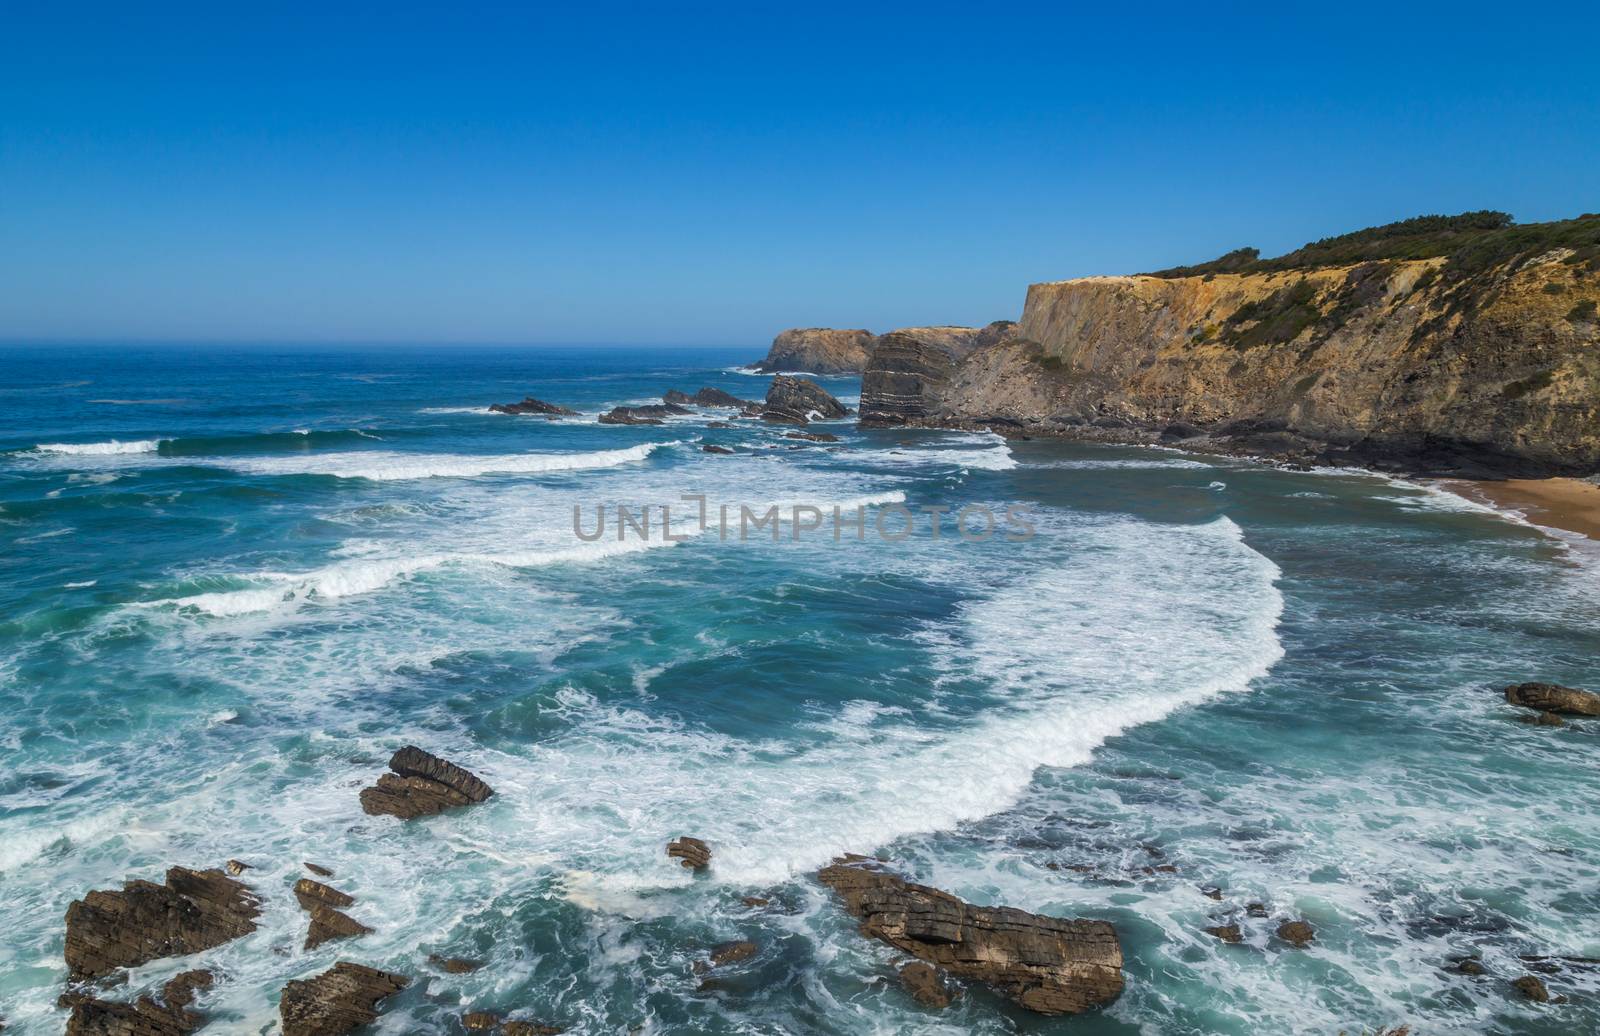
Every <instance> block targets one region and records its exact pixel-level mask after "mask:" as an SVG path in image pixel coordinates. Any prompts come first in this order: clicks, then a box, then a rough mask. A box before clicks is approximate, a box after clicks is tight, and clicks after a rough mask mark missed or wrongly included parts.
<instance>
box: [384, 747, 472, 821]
mask: <svg viewBox="0 0 1600 1036" xmlns="http://www.w3.org/2000/svg"><path fill="white" fill-rule="evenodd" d="M389 769H390V770H392V771H393V772H392V773H386V774H384V775H383V776H382V777H379V778H378V783H377V784H376V785H375V786H373V787H371V788H364V789H362V792H361V808H362V809H363V810H364V811H365V812H367V813H370V814H372V815H374V816H377V815H379V814H389V815H391V816H397V817H399V818H400V819H402V820H411V819H413V818H415V817H425V816H432V815H433V814H435V813H442V812H444V811H445V810H447V809H451V808H453V807H456V806H470V805H473V804H475V803H479V802H483V801H485V800H487V799H488V798H489V796H491V795H493V794H494V789H492V788H490V787H489V786H488V785H487V784H485V783H483V781H481V780H479V779H478V777H477V775H475V774H473V773H471V772H470V771H468V770H465V769H463V768H462V767H459V766H457V765H456V764H455V763H452V762H449V761H448V760H445V759H440V758H439V757H438V756H436V755H432V754H430V753H428V752H424V751H423V750H422V749H420V748H418V747H416V746H415V745H407V746H406V747H404V748H402V749H400V750H399V751H398V752H396V753H395V754H394V755H393V756H392V757H391V758H390V759H389Z"/></svg>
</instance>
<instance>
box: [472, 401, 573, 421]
mask: <svg viewBox="0 0 1600 1036" xmlns="http://www.w3.org/2000/svg"><path fill="white" fill-rule="evenodd" d="M489 410H490V411H491V412H492V413H496V414H538V415H540V416H543V417H574V416H576V415H577V413H578V412H577V411H576V410H568V409H567V408H566V407H564V406H557V405H556V404H554V403H546V402H545V401H544V400H542V399H534V398H533V397H532V396H525V397H524V398H523V400H522V402H520V403H496V404H494V405H493V406H491V407H489Z"/></svg>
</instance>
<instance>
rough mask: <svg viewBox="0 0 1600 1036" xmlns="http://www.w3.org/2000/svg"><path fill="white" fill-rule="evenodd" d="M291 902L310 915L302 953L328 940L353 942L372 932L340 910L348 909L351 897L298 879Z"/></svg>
mask: <svg viewBox="0 0 1600 1036" xmlns="http://www.w3.org/2000/svg"><path fill="white" fill-rule="evenodd" d="M294 898H295V899H297V900H299V902H300V907H301V909H303V910H305V911H306V913H308V914H310V915H311V924H310V926H309V927H308V928H307V929H306V941H305V947H304V948H305V949H307V950H314V949H316V948H317V947H318V946H321V945H322V944H323V943H325V942H327V941H328V940H330V939H353V938H356V937H358V936H362V935H368V934H371V932H372V929H371V928H368V927H367V926H366V925H364V924H362V923H361V922H360V921H357V920H356V919H355V918H353V917H351V916H350V915H349V914H346V913H344V912H343V910H341V909H340V908H341V907H347V906H350V905H351V904H352V903H354V902H355V901H356V900H355V897H354V896H351V895H349V894H347V893H344V892H340V891H339V890H338V889H336V888H332V887H330V886H328V885H324V884H322V883H321V882H320V881H312V880H311V879H310V878H301V879H300V880H299V881H297V882H295V884H294Z"/></svg>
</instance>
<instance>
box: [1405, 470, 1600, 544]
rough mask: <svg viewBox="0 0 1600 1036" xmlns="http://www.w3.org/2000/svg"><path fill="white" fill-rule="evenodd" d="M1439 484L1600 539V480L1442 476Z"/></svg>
mask: <svg viewBox="0 0 1600 1036" xmlns="http://www.w3.org/2000/svg"><path fill="white" fill-rule="evenodd" d="M1436 485H1438V486H1439V488H1441V489H1447V490H1449V491H1450V492H1452V493H1455V494H1457V495H1458V496H1462V497H1465V498H1466V499H1468V500H1472V501H1474V502H1476V503H1481V504H1487V505H1488V506H1490V507H1493V508H1495V509H1496V510H1499V511H1507V512H1510V513H1513V514H1518V515H1521V516H1522V517H1523V518H1524V519H1526V520H1527V521H1528V522H1530V523H1532V524H1533V525H1537V526H1541V527H1543V528H1547V529H1555V530H1558V531H1561V532H1568V533H1573V534H1575V535H1578V536H1582V537H1585V538H1586V539H1590V540H1600V484H1596V483H1594V482H1589V481H1586V480H1584V479H1581V478H1542V479H1530V478H1513V479H1505V480H1502V481H1496V482H1483V481H1470V480H1465V479H1440V480H1439V481H1438V482H1437V483H1436Z"/></svg>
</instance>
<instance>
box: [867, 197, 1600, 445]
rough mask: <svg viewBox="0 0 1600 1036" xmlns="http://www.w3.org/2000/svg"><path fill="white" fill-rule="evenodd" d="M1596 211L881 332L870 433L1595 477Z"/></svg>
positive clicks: (1344, 246)
mask: <svg viewBox="0 0 1600 1036" xmlns="http://www.w3.org/2000/svg"><path fill="white" fill-rule="evenodd" d="M1597 306H1600V216H1584V217H1579V218H1578V219H1575V220H1566V221H1562V222H1559V223H1546V224H1528V225H1520V226H1519V225H1514V224H1511V223H1510V221H1509V217H1505V216H1503V215H1501V214H1498V213H1469V214H1466V215H1465V216H1460V217H1425V218H1423V219H1421V220H1415V221H1407V222H1406V223H1402V224H1393V225H1390V226H1388V227H1378V228H1373V229H1371V230H1367V231H1360V232H1357V233H1356V234H1351V235H1344V236H1342V237H1339V238H1330V239H1327V240H1325V241H1321V242H1316V243H1313V244H1311V245H1307V246H1306V247H1305V248H1303V249H1300V250H1298V251H1297V252H1293V253H1290V254H1289V255H1287V256H1283V257H1280V258H1278V259H1270V260H1263V259H1260V258H1259V257H1258V256H1257V254H1256V253H1255V251H1254V250H1253V249H1241V250H1239V251H1237V252H1233V253H1229V255H1227V256H1224V257H1223V258H1222V259H1220V260H1217V261H1215V262H1214V263H1208V264H1203V265H1201V266H1197V267H1188V268H1179V269H1176V270H1167V271H1162V272H1160V273H1157V274H1147V275H1137V276H1125V277H1085V278H1080V279H1077V280H1070V281H1059V282H1055V283H1047V284H1035V285H1033V286H1031V287H1030V288H1029V289H1028V294H1027V302H1026V304H1025V306H1024V309H1023V315H1022V321H1021V323H1020V324H1019V325H1018V326H1017V327H1016V328H1015V331H1014V333H1013V334H1012V335H1010V336H1009V337H1007V338H1006V339H1005V340H1004V341H1001V342H997V343H994V344H991V345H987V346H985V347H982V348H977V349H972V350H963V349H960V348H951V347H947V346H944V345H941V344H939V343H936V342H931V341H928V340H926V339H918V338H916V337H915V336H910V335H903V334H898V333H891V334H888V335H884V336H882V337H881V338H880V339H879V340H878V343H877V345H876V346H875V348H874V349H873V351H872V357H871V362H870V363H869V365H868V368H867V370H866V372H865V374H864V376H863V379H862V394H861V414H862V421H863V423H866V424H927V425H989V426H992V427H996V428H998V429H1002V430H1005V429H1010V430H1014V431H1018V432H1022V433H1029V434H1055V435H1066V436H1072V437H1079V438H1089V439H1107V440H1118V441H1135V442H1148V441H1155V440H1157V439H1165V440H1166V441H1180V440H1190V441H1193V442H1195V443H1197V444H1200V445H1205V446H1209V447H1217V448H1225V449H1237V450H1241V451H1248V452H1253V453H1264V454H1273V455H1279V456H1283V457H1288V458H1293V459H1298V460H1332V461H1347V462H1353V463H1363V464H1372V465H1376V466H1385V467H1391V468H1395V469H1403V470H1408V471H1418V472H1432V473H1438V474H1447V473H1458V474H1472V475H1494V474H1520V475H1544V474H1573V473H1577V474H1588V473H1593V472H1595V471H1600V317H1597V314H1596V310H1597Z"/></svg>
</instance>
